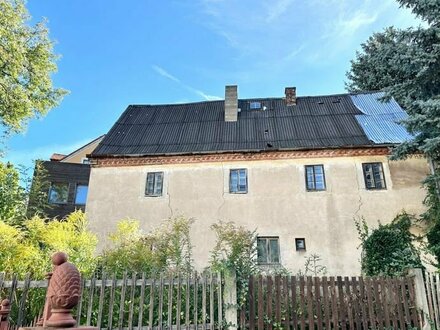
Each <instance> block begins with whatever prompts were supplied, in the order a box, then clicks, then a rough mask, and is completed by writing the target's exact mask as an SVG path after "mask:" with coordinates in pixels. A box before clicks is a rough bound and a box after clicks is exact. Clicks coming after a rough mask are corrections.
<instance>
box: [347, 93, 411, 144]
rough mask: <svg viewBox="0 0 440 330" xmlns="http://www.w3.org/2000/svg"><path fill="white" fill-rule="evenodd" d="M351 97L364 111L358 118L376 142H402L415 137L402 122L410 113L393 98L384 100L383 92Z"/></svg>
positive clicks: (368, 135) (365, 130) (366, 132)
mask: <svg viewBox="0 0 440 330" xmlns="http://www.w3.org/2000/svg"><path fill="white" fill-rule="evenodd" d="M350 97H351V99H352V101H353V103H354V105H355V106H356V107H357V108H358V109H359V110H360V111H361V112H362V113H363V114H362V115H356V120H357V121H358V123H359V125H361V127H362V129H363V130H364V132H365V134H366V135H367V137H368V138H369V139H370V140H371V141H373V142H374V143H378V144H381V143H402V142H404V141H407V140H410V139H412V138H413V136H412V135H411V134H409V133H408V132H407V130H406V129H405V128H404V127H403V126H402V125H401V124H400V122H401V121H402V120H404V119H406V118H407V117H408V115H407V114H406V112H405V111H404V110H403V109H402V108H401V107H400V105H399V104H398V103H397V102H396V101H395V100H394V99H393V98H392V99H390V100H389V101H386V102H384V101H382V100H381V99H382V98H383V97H384V93H383V92H376V93H362V94H354V95H351V96H350Z"/></svg>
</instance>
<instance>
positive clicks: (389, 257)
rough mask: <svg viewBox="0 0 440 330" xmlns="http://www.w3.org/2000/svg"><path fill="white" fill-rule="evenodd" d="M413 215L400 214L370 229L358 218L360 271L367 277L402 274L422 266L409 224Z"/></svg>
mask: <svg viewBox="0 0 440 330" xmlns="http://www.w3.org/2000/svg"><path fill="white" fill-rule="evenodd" d="M413 220H414V217H413V216H411V215H409V214H407V213H401V214H399V215H397V216H396V217H395V218H394V220H393V221H392V222H391V223H390V224H386V225H383V224H381V223H380V222H379V226H378V227H377V228H375V229H373V230H371V231H370V230H369V228H368V225H367V223H366V222H365V220H362V221H357V222H356V227H357V230H358V233H359V238H360V239H361V248H362V259H361V265H362V272H363V273H364V274H365V275H367V276H378V275H385V276H401V275H404V274H405V273H406V271H407V270H408V269H410V268H417V267H422V264H421V260H420V253H419V251H418V250H417V249H416V248H415V247H414V245H413V239H414V237H413V235H412V234H411V233H410V227H411V225H412V221H413Z"/></svg>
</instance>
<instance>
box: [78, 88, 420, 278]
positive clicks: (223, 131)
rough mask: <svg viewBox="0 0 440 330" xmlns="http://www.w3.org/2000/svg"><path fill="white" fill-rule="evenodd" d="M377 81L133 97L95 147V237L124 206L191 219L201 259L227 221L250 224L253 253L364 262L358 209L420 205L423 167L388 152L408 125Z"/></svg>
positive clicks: (374, 217) (292, 266) (272, 258)
mask: <svg viewBox="0 0 440 330" xmlns="http://www.w3.org/2000/svg"><path fill="white" fill-rule="evenodd" d="M382 96H383V94H382V93H359V94H340V95H328V96H311V97H297V96H296V89H295V88H286V89H285V96H284V97H278V98H254V99H239V98H238V92H237V86H227V87H226V90H225V100H224V101H207V102H198V103H188V104H167V105H130V106H129V107H128V108H127V109H126V110H125V112H124V113H123V114H122V115H121V117H120V118H119V119H118V120H117V122H116V123H115V124H114V126H113V127H112V128H111V129H110V131H109V132H108V134H107V135H106V136H105V137H104V139H103V140H102V141H101V142H100V143H99V145H98V147H97V148H96V149H95V150H94V151H93V152H92V153H91V155H90V158H91V161H92V168H91V174H90V182H89V192H88V198H87V206H86V213H87V215H88V218H89V221H90V226H91V229H92V230H94V231H95V232H96V233H97V234H98V235H99V237H100V239H101V247H102V246H103V245H104V244H105V237H106V236H107V234H108V233H109V232H111V231H113V230H114V229H115V227H116V224H117V222H118V221H119V220H120V219H124V218H127V217H129V218H133V219H138V220H140V222H141V225H142V227H143V228H144V229H145V230H149V229H152V228H155V227H156V226H157V225H158V224H159V223H160V222H161V221H162V220H163V219H166V218H169V217H173V216H177V215H183V216H187V217H193V218H195V219H196V222H195V224H194V225H193V228H192V233H191V237H192V244H193V245H194V251H193V252H194V254H193V257H194V260H195V265H196V267H197V268H198V269H202V268H203V267H205V266H206V265H207V263H208V260H209V251H210V249H211V248H212V247H213V245H214V243H215V240H216V237H215V235H214V233H213V231H212V230H211V229H210V226H211V225H212V224H213V223H216V222H217V221H218V220H224V221H234V222H235V223H236V224H238V225H243V226H245V227H247V228H249V229H256V230H257V233H258V262H259V263H260V264H261V265H262V266H265V267H277V266H279V265H282V266H284V267H286V268H287V269H289V270H291V271H294V272H295V271H298V270H300V269H303V268H304V261H305V259H304V257H305V256H309V255H311V254H313V253H316V254H318V255H319V256H320V257H321V258H322V263H323V264H324V265H326V266H327V267H328V272H329V274H332V275H334V274H338V275H341V274H346V275H357V274H359V273H360V263H359V257H360V250H359V249H358V246H359V244H360V241H359V239H358V234H357V232H356V229H355V224H354V219H356V218H360V217H363V218H365V219H366V221H367V222H368V223H369V224H371V225H377V221H378V220H381V221H383V222H388V221H391V220H392V219H393V218H394V216H396V214H397V213H399V212H400V211H402V210H406V211H407V212H409V213H415V214H419V213H421V212H422V211H423V206H422V201H423V199H424V196H425V192H424V190H423V189H422V188H421V184H420V182H421V181H422V179H423V178H424V177H425V176H426V174H427V173H428V171H429V167H428V165H427V161H426V159H425V158H423V157H422V156H419V155H415V156H414V157H412V158H409V159H407V160H405V161H390V160H389V158H388V156H389V155H390V151H391V149H392V148H393V147H394V146H396V145H397V144H399V143H401V142H403V141H404V140H406V139H410V138H411V135H409V134H408V133H407V131H406V130H405V129H404V128H403V127H402V126H400V125H399V124H398V123H397V122H398V121H399V120H401V119H404V118H405V117H406V116H407V115H406V113H405V112H404V111H403V110H402V109H401V107H400V106H399V105H398V104H397V103H396V102H395V101H394V100H390V101H389V102H385V103H384V102H381V101H380V98H381V97H382Z"/></svg>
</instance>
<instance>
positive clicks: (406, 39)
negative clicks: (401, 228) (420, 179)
mask: <svg viewBox="0 0 440 330" xmlns="http://www.w3.org/2000/svg"><path fill="white" fill-rule="evenodd" d="M397 1H398V2H399V3H400V5H401V6H403V7H407V8H410V9H411V10H412V12H413V13H414V14H416V15H417V16H418V17H419V18H420V19H421V20H422V21H424V22H425V23H426V25H425V26H419V27H417V28H409V29H404V30H403V29H396V28H393V27H390V28H387V29H385V30H384V31H383V32H379V33H375V34H373V35H372V36H371V37H370V38H369V39H368V40H367V41H366V42H365V43H364V44H362V45H361V47H362V51H360V52H357V54H356V58H355V59H354V60H353V61H352V62H351V69H350V71H349V72H348V73H347V77H348V83H347V87H348V89H349V90H350V91H361V90H383V91H385V93H386V94H385V95H386V97H385V99H387V98H390V97H394V98H395V99H396V101H397V102H399V104H400V105H402V107H403V108H404V109H405V110H406V111H407V113H408V115H409V117H408V119H406V120H404V121H403V125H404V126H405V127H406V128H407V130H408V131H409V132H410V133H412V134H413V135H414V138H413V139H412V140H410V141H407V142H404V143H402V144H400V145H399V146H397V147H396V148H395V149H394V151H393V155H392V158H393V159H405V158H406V157H409V156H411V155H413V154H414V153H417V152H421V153H423V154H425V155H426V156H427V158H428V159H429V160H430V163H431V175H430V176H429V177H428V178H427V179H426V180H425V185H426V186H427V188H428V196H427V200H426V201H425V204H426V205H427V206H428V207H429V210H428V212H426V213H425V214H424V215H423V218H424V219H425V220H426V221H427V223H428V225H429V226H430V227H433V226H436V225H438V223H439V222H440V217H439V215H440V212H439V209H440V206H439V205H440V201H439V193H440V169H439V166H438V164H439V162H440V2H439V1H432V0H397ZM430 230H431V229H430V228H428V232H429V231H430ZM427 237H428V240H429V244H428V245H429V246H430V247H431V250H432V249H434V250H435V249H440V245H436V244H438V243H435V242H440V237H436V236H435V235H434V234H432V235H428V236H427ZM434 237H436V238H435V239H434ZM437 261H440V260H437Z"/></svg>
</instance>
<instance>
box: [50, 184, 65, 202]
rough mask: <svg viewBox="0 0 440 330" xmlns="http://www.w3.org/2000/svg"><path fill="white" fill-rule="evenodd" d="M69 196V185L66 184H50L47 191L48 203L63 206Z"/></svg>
mask: <svg viewBox="0 0 440 330" xmlns="http://www.w3.org/2000/svg"><path fill="white" fill-rule="evenodd" d="M68 196H69V184H68V183H67V182H52V183H51V185H50V189H49V203H51V204H65V203H67V199H68Z"/></svg>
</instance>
